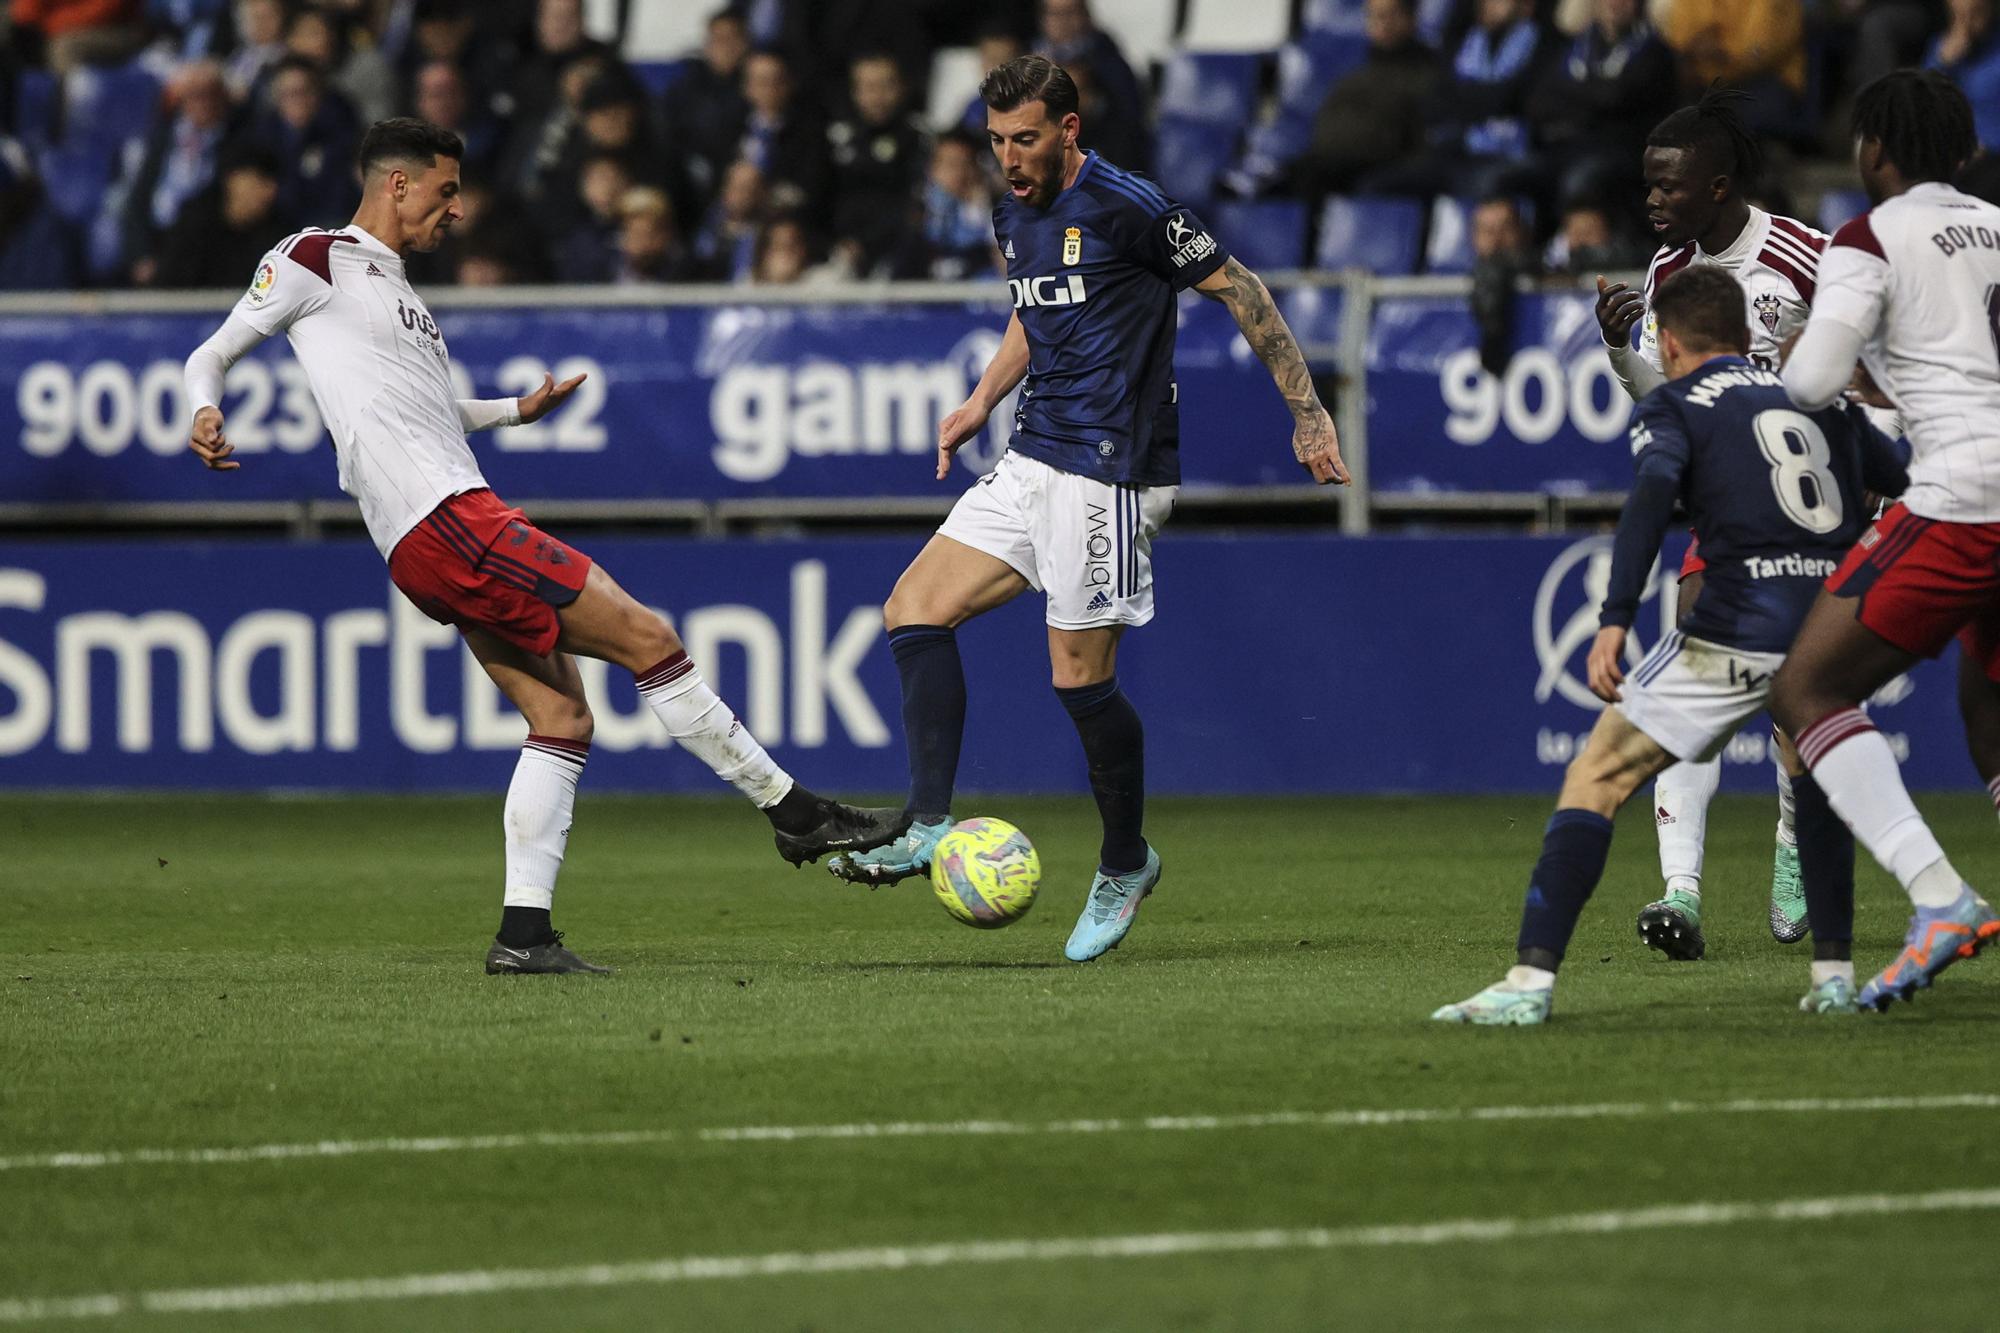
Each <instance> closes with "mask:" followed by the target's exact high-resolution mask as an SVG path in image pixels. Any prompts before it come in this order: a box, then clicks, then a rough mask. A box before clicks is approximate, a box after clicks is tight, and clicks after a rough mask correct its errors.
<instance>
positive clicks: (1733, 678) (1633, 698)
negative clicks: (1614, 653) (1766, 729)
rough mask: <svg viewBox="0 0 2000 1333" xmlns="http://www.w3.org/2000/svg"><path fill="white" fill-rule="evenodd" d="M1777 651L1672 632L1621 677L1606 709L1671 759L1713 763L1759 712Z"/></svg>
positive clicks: (1781, 658) (1778, 659)
mask: <svg viewBox="0 0 2000 1333" xmlns="http://www.w3.org/2000/svg"><path fill="white" fill-rule="evenodd" d="M1784 662H1785V655H1784V654H1783V653H1757V652H1751V651H1749V650H1747V649H1743V648H1729V647H1725V646H1724V645H1722V644H1719V643H1710V642H1709V641H1708V640H1706V639H1690V638H1689V637H1687V635H1685V634H1682V633H1681V632H1680V631H1679V630H1676V631H1674V632H1673V633H1672V634H1669V635H1667V637H1666V638H1664V639H1661V640H1660V642H1659V643H1658V644H1657V645H1656V646H1655V647H1654V649H1653V651H1652V652H1650V653H1648V654H1646V660H1645V661H1643V662H1641V663H1639V665H1638V666H1637V667H1636V668H1634V669H1633V670H1632V672H1631V673H1630V674H1628V675H1627V676H1626V677H1625V684H1624V685H1623V686H1622V687H1620V690H1619V693H1620V696H1621V697H1620V699H1619V701H1618V702H1617V703H1616V704H1614V705H1612V706H1613V707H1614V708H1616V709H1617V710H1618V711H1619V712H1620V713H1623V714H1624V715H1625V720H1626V721H1627V722H1630V723H1631V724H1632V725H1633V726H1635V727H1637V728H1638V729H1639V730H1641V731H1643V732H1645V733H1646V734H1647V735H1648V736H1650V737H1652V738H1653V739H1654V740H1655V741H1656V742H1658V744H1659V747H1660V748H1661V749H1662V750H1665V751H1666V752H1667V753H1668V754H1670V755H1672V756H1673V757H1674V758H1676V759H1684V760H1687V761H1689V762H1690V763H1700V762H1702V761H1703V760H1707V759H1713V758H1714V757H1715V756H1716V755H1719V754H1721V753H1722V750H1723V747H1724V746H1726V745H1728V744H1729V740H1730V737H1732V736H1734V735H1735V734H1736V732H1737V729H1738V728H1739V727H1741V726H1742V725H1743V724H1744V723H1745V722H1747V721H1749V720H1750V718H1752V717H1754V716H1755V715H1756V714H1757V713H1758V712H1760V711H1762V709H1763V707H1764V705H1765V703H1766V702H1767V701H1768V700H1769V699H1770V697H1771V677H1773V676H1775V675H1777V674H1778V668H1779V667H1780V666H1783V665H1784Z"/></svg>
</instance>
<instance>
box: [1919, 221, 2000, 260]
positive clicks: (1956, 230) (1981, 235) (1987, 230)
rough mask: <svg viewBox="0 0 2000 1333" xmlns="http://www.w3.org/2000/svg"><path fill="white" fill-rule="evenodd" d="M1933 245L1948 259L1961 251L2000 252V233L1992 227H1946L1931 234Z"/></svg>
mask: <svg viewBox="0 0 2000 1333" xmlns="http://www.w3.org/2000/svg"><path fill="white" fill-rule="evenodd" d="M1931 244H1932V245H1935V246H1936V247H1937V248H1938V249H1940V250H1942V251H1944V253H1945V255H1946V256H1947V257H1949V256H1951V255H1955V254H1957V253H1958V252H1959V251H1960V250H1971V249H1975V248H1976V249H1980V250H2000V232H1996V231H1995V230H1993V228H1991V227H1946V228H1945V229H1944V230H1943V231H1939V232H1932V233H1931Z"/></svg>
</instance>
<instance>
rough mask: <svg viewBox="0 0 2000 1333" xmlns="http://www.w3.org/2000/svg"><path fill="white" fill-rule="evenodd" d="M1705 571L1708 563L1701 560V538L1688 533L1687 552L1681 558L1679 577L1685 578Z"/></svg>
mask: <svg viewBox="0 0 2000 1333" xmlns="http://www.w3.org/2000/svg"><path fill="white" fill-rule="evenodd" d="M1707 569H1708V561H1706V560H1704V559H1702V558H1701V538H1699V537H1697V536H1695V534H1694V533H1693V532H1692V531H1690V532H1689V533H1688V552H1687V554H1686V555H1684V556H1682V557H1681V577H1682V578H1686V577H1687V576H1688V575H1690V574H1700V573H1703V572H1704V571H1706V570H1707Z"/></svg>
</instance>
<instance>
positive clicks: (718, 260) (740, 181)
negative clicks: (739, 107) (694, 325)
mask: <svg viewBox="0 0 2000 1333" xmlns="http://www.w3.org/2000/svg"><path fill="white" fill-rule="evenodd" d="M765 194H766V191H765V189H764V173H763V172H761V171H759V170H757V168H756V167H755V166H754V165H752V164H751V163H750V162H748V161H747V160H745V159H743V158H738V159H736V161H734V162H732V163H730V165H729V169H728V170H727V171H725V172H724V173H723V176H722V188H721V190H719V191H717V193H716V196H715V202H714V203H713V204H711V205H709V209H708V216H707V218H706V219H704V220H703V222H702V225H701V230H700V231H698V232H696V233H695V238H694V257H695V260H696V261H697V262H698V263H699V264H700V266H701V269H702V274H703V276H704V277H706V278H709V279H711V280H713V281H716V282H747V281H749V279H750V270H751V268H752V267H753V266H754V264H755V263H756V258H757V235H758V232H759V230H760V229H761V227H762V226H763V222H764V211H765V208H764V205H765Z"/></svg>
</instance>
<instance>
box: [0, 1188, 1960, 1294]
mask: <svg viewBox="0 0 2000 1333" xmlns="http://www.w3.org/2000/svg"><path fill="white" fill-rule="evenodd" d="M1994 1209H2000V1189H1964V1190H1940V1191H1938V1192H1936V1193H1932V1194H1849V1195H1838V1196H1834V1197H1831V1198H1820V1199H1778V1200H1773V1201H1770V1202H1765V1203H1687V1204H1668V1205H1664V1206H1660V1207H1653V1208H1638V1209H1631V1210H1626V1211H1619V1212H1601V1213H1569V1214H1564V1215H1560V1216H1556V1217H1495V1218H1467V1219H1463V1220H1460V1221H1452V1222H1422V1223H1415V1224H1403V1225H1390V1226H1359V1227H1340V1228H1332V1229H1329V1228H1325V1227H1310V1228H1303V1229H1292V1230H1280V1229H1275V1228H1274V1229H1269V1230H1262V1231H1195V1232H1168V1233H1164V1234H1155V1235H1135V1236H1077V1237H1068V1238H1061V1239H1053V1240H972V1241H954V1242H950V1243H946V1244H937V1245H910V1246H885V1247H881V1248H876V1249H854V1250H813V1251H796V1250H795V1251H789V1252H781V1253H776V1254H741V1255H713V1256H702V1255H691V1256H686V1257H683V1258H677V1259H652V1260H646V1261H642V1262H638V1263H617V1264H584V1265H579V1266H577V1267H572V1268H542V1269H497V1270H494V1269H487V1270H480V1269H474V1270H471V1271H467V1272H459V1273H412V1274H408V1275H405V1276H402V1277H374V1278H344V1279H337V1280H334V1281H326V1282H279V1283H272V1284H269V1285H263V1286H242V1287H186V1288H179V1289H172V1290H165V1291H143V1292H136V1293H132V1294H129V1295H126V1294H120V1293H116V1292H105V1293H100V1294H96V1295H90V1296H69V1297H53V1298H39V1299H27V1300H0V1324H10V1323H12V1324H21V1323H31V1322H48V1321H53V1320H59V1319H96V1318H109V1317H115V1316H118V1315H125V1314H223V1313H229V1312H235V1311H244V1310H276V1309H286V1308H296V1307H299V1306H308V1305H337V1304H353V1303H357V1302H362V1301H401V1300H411V1299H414V1298H417V1297H424V1296H483V1295H489V1294H492V1293H495V1292H510V1291H537V1292H543V1291H560V1290H564V1289H571V1290H574V1289H576V1288H587V1287H597V1288H604V1287H628V1286H638V1285H642V1284H663V1283H675V1282H712V1281H727V1280H741V1279H745V1278H760V1277H790V1276H796V1275H802V1274H817V1273H881V1272H897V1271H906V1270H909V1269H921V1268H943V1267H959V1266H963V1265H966V1264H1011V1263H1022V1262H1039V1263H1054V1262H1060V1261H1063V1260H1096V1259H1134V1258H1156V1257H1159V1256H1162V1255H1183V1254H1230V1253H1246V1252H1251V1251H1265V1252H1270V1251H1285V1250H1352V1249H1381V1248H1386V1247H1393V1246H1433V1245H1454V1244H1494V1243H1498V1242H1502V1241H1514V1240H1531V1239H1538V1238H1542V1237H1548V1236H1604V1235H1613V1234H1617V1233H1620V1232H1627V1231H1679V1230H1691V1229H1697V1228H1705V1227H1720V1226H1734V1225H1740V1224H1743V1223H1750V1222H1816V1221H1824V1220H1827V1219H1830V1218H1843V1217H1893V1216H1904V1215H1908V1214H1913V1213H1945V1212H1983V1211H1991V1210H1994Z"/></svg>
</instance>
